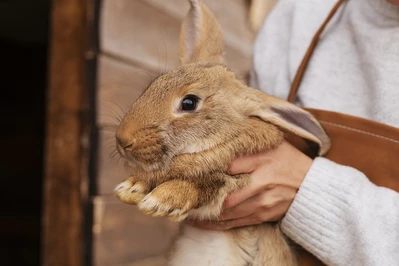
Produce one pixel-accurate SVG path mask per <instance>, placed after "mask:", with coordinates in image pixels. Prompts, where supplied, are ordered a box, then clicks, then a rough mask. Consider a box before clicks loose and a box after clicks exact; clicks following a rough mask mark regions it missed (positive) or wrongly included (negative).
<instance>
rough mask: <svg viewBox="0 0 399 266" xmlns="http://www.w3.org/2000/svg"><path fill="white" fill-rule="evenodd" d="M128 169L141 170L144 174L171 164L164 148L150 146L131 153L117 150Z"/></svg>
mask: <svg viewBox="0 0 399 266" xmlns="http://www.w3.org/2000/svg"><path fill="white" fill-rule="evenodd" d="M118 151H119V153H120V154H121V156H122V159H123V160H124V161H125V166H126V167H128V168H133V169H137V168H141V169H142V170H144V171H146V172H151V171H155V170H161V169H165V168H166V167H167V166H168V165H169V164H170V162H171V156H169V155H168V153H167V150H166V148H162V147H157V145H155V146H152V147H151V146H150V147H148V146H147V147H143V148H142V149H134V150H131V151H127V150H123V149H118Z"/></svg>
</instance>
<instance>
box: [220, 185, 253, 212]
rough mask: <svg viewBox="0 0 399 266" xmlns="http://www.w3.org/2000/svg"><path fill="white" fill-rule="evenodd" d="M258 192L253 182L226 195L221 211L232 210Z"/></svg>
mask: <svg viewBox="0 0 399 266" xmlns="http://www.w3.org/2000/svg"><path fill="white" fill-rule="evenodd" d="M258 191H259V187H257V185H256V184H255V183H254V182H251V183H250V184H249V185H248V186H246V187H244V188H242V189H240V190H238V191H237V192H233V193H232V194H230V195H228V196H227V197H226V199H225V200H224V202H223V209H228V208H232V207H234V206H236V205H238V204H239V203H241V202H243V201H245V200H247V199H249V198H251V197H253V196H254V195H256V194H257V193H258Z"/></svg>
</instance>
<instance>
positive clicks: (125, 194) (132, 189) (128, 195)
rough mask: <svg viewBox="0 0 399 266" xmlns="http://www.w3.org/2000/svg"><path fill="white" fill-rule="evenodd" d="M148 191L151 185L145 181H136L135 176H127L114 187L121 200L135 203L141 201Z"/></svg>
mask: <svg viewBox="0 0 399 266" xmlns="http://www.w3.org/2000/svg"><path fill="white" fill-rule="evenodd" d="M148 191H149V186H148V185H147V184H146V183H145V182H142V181H135V179H134V178H133V177H129V178H127V179H126V180H125V181H123V182H122V183H120V184H118V185H117V186H116V187H115V189H114V193H115V195H116V197H117V198H118V199H119V200H121V201H122V202H124V203H127V204H134V205H135V204H137V203H139V202H140V201H141V200H142V199H143V198H144V197H145V196H146V195H147V193H148Z"/></svg>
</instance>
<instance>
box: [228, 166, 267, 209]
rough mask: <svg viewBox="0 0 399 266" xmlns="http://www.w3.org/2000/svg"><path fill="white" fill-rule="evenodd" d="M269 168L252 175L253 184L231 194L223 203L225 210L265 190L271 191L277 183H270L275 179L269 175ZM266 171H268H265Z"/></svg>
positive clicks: (261, 168)
mask: <svg viewBox="0 0 399 266" xmlns="http://www.w3.org/2000/svg"><path fill="white" fill-rule="evenodd" d="M266 167H267V166H261V167H259V168H257V169H256V170H255V171H253V172H252V173H251V182H250V183H249V184H248V185H247V186H245V187H243V188H242V189H240V190H238V191H236V192H233V193H231V194H230V195H228V196H227V197H226V199H225V200H224V203H223V208H224V209H227V208H231V207H234V206H236V205H238V204H239V203H241V202H243V201H245V200H247V199H249V198H251V197H253V196H255V195H256V194H259V193H261V192H262V191H263V190H264V189H266V188H267V189H271V188H273V187H274V186H275V183H270V180H269V179H273V178H272V177H269V176H268V175H265V172H266V173H267V169H266ZM265 169H266V170H265Z"/></svg>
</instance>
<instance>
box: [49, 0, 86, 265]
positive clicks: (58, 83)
mask: <svg viewBox="0 0 399 266" xmlns="http://www.w3.org/2000/svg"><path fill="white" fill-rule="evenodd" d="M90 3H91V1H90V0H85V1H82V0H53V1H52V18H51V34H50V36H51V43H50V51H51V53H50V63H49V87H48V95H47V97H48V103H47V134H46V137H47V138H46V148H45V151H46V155H45V157H46V158H45V185H44V203H43V210H44V214H43V232H44V235H43V239H42V243H43V254H42V262H43V265H45V266H54V265H57V266H64V265H65V266H81V265H84V255H85V252H84V246H85V240H84V233H83V228H84V213H83V212H84V203H85V200H86V199H87V187H84V186H83V184H84V183H85V182H87V174H88V166H87V153H88V148H89V147H88V141H87V139H88V132H89V128H88V124H89V121H88V117H89V116H88V112H89V108H88V102H89V101H88V95H87V87H86V84H87V83H86V80H85V76H86V62H85V58H84V55H85V50H86V43H87V42H86V38H87V36H88V35H89V32H88V21H87V19H88V18H87V14H88V12H87V11H88V10H87V9H88V7H90V6H91V5H90Z"/></svg>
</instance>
